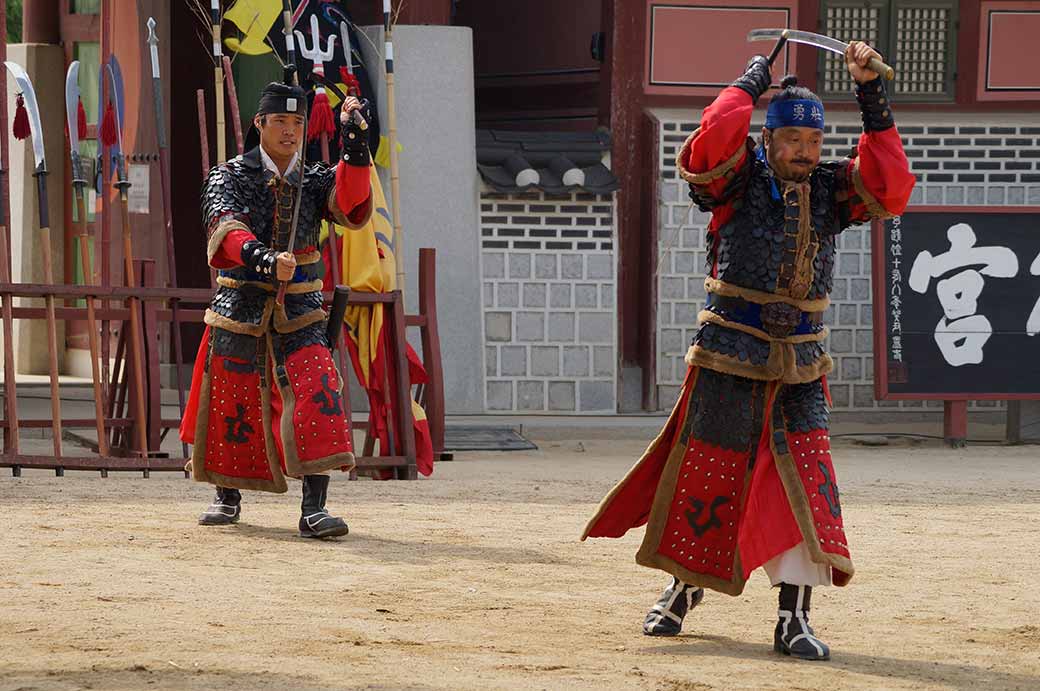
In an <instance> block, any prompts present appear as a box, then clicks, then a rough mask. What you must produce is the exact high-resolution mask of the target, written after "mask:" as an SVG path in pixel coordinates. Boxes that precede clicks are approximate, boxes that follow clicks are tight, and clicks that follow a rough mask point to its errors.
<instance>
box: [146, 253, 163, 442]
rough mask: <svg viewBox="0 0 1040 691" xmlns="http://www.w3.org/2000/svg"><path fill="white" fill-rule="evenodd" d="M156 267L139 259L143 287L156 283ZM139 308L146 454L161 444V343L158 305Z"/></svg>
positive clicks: (150, 303) (147, 303)
mask: <svg viewBox="0 0 1040 691" xmlns="http://www.w3.org/2000/svg"><path fill="white" fill-rule="evenodd" d="M158 273H159V272H158V269H157V267H156V265H155V260H154V259H143V260H141V285H142V286H143V287H145V288H154V287H156V285H157V284H158ZM141 307H142V309H143V311H144V315H143V317H144V318H143V319H142V320H141V325H142V329H143V331H144V333H143V334H142V336H141V342H142V343H144V355H145V358H144V360H145V372H144V380H145V386H146V388H147V389H148V394H147V396H148V397H147V399H146V401H147V410H148V427H147V430H146V431H147V439H148V446H147V448H148V451H149V456H151V455H152V454H154V453H155V452H157V451H158V450H159V446H160V444H161V441H160V430H161V426H162V376H161V375H160V371H161V367H162V363H161V359H160V357H159V352H160V350H161V347H162V346H161V345H160V341H159V315H158V307H159V306H158V304H157V303H156V302H154V301H152V300H142V301H141Z"/></svg>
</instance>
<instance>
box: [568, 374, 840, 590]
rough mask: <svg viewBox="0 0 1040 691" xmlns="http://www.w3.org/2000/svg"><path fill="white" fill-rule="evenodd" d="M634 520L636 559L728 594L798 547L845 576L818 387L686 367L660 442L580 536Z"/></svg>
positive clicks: (619, 530)
mask: <svg viewBox="0 0 1040 691" xmlns="http://www.w3.org/2000/svg"><path fill="white" fill-rule="evenodd" d="M644 524H646V526H647V529H646V535H645V537H644V538H643V543H642V545H641V546H640V549H639V552H638V553H637V555H636V561H637V562H638V563H639V564H642V565H643V566H649V567H653V568H658V569H662V570H664V571H667V572H668V573H670V574H672V575H674V576H675V577H677V578H679V579H680V580H682V581H684V582H686V583H692V584H696V585H699V586H703V587H706V588H711V589H713V590H717V591H720V592H724V593H728V594H730V595H738V594H740V593H741V592H742V591H743V589H744V584H745V583H746V581H747V579H748V577H749V576H750V574H751V572H752V571H753V570H755V569H756V568H758V567H759V566H762V565H763V564H765V563H766V562H767V561H769V560H770V559H772V558H773V557H775V556H778V555H779V554H781V553H783V552H785V551H787V550H788V549H790V548H792V547H795V546H797V545H798V544H799V543H800V542H805V544H806V546H807V547H808V550H809V554H810V556H811V557H812V559H813V561H815V562H817V563H821V564H826V565H828V566H830V567H831V570H832V577H833V581H834V584H835V585H845V584H847V583H848V582H849V580H850V579H851V578H852V574H853V571H854V569H853V566H852V560H851V558H850V555H849V548H848V545H847V542H846V539H845V530H844V525H843V522H842V516H841V503H840V499H839V493H838V487H837V480H836V476H835V473H834V464H833V462H832V461H831V453H830V437H829V434H828V412H827V401H826V383H825V381H824V380H823V379H817V380H816V381H812V382H808V383H804V384H781V383H779V382H764V381H756V380H752V379H745V378H743V377H737V376H733V375H729V374H723V373H720V372H715V371H713V370H709V369H704V368H699V367H691V368H690V370H689V372H688V374H687V376H686V381H685V382H684V384H683V387H682V391H681V392H680V395H679V401H678V403H677V404H676V406H675V409H674V410H673V411H672V414H671V416H670V417H669V419H668V422H667V423H666V424H665V427H664V429H663V430H662V432H661V434H660V435H659V436H658V437H657V438H656V439H655V440H654V441H653V442H652V443H651V444H650V447H649V448H648V449H647V451H646V453H645V454H644V455H643V457H642V458H641V459H640V460H639V461H638V462H637V463H636V465H635V466H634V467H633V468H632V469H631V470H630V471H629V473H628V474H627V475H626V476H625V478H624V479H623V480H622V481H621V482H620V483H618V484H617V485H616V486H615V487H614V489H613V490H611V492H610V493H609V494H608V495H607V496H606V498H605V499H604V500H603V502H602V503H601V504H600V507H599V510H598V511H597V512H596V515H595V516H594V517H593V518H592V520H591V521H589V524H588V526H587V527H586V528H585V533H584V535H583V536H582V539H583V540H584V539H586V538H589V537H621V536H622V535H624V534H625V533H626V532H628V530H630V529H631V528H635V527H638V526H641V525H644Z"/></svg>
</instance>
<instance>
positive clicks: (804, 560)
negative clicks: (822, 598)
mask: <svg viewBox="0 0 1040 691" xmlns="http://www.w3.org/2000/svg"><path fill="white" fill-rule="evenodd" d="M762 568H764V569H765V570H766V574H767V575H768V576H769V582H770V583H772V584H773V586H778V585H780V584H781V583H790V584H791V585H810V586H814V587H815V586H820V585H831V567H829V566H827V565H826V564H817V563H816V562H814V561H813V560H812V558H811V557H810V556H809V549H808V548H807V547H806V546H805V542H799V543H798V544H797V545H795V546H794V547H792V548H791V549H789V550H787V551H786V552H783V553H781V554H778V555H777V556H775V557H773V558H772V559H770V560H769V561H767V562H766V563H765V564H763V565H762Z"/></svg>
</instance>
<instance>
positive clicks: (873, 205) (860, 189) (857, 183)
mask: <svg viewBox="0 0 1040 691" xmlns="http://www.w3.org/2000/svg"><path fill="white" fill-rule="evenodd" d="M861 160H862V159H860V158H859V157H856V158H854V159H853V160H852V163H851V164H849V165H850V170H849V173H850V177H852V186H853V187H855V188H856V194H858V195H859V198H860V199H861V200H863V204H864V205H865V206H866V207H867V212H868V213H869V214H870V217H871V218H877V219H881V220H884V219H886V218H895V214H893V213H889V211H888V210H887V209H885V207H883V206H881V203H880V202H879V201H878V200H877V199H876V198H875V197H874V195H872V194H871V193H870V192H868V191H867V188H866V186H865V185H864V184H863V176H862V175H861V174H860V172H859V164H860V161H861Z"/></svg>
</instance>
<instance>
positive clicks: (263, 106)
mask: <svg viewBox="0 0 1040 691" xmlns="http://www.w3.org/2000/svg"><path fill="white" fill-rule="evenodd" d="M271 113H290V114H293V115H302V116H303V117H307V93H306V92H305V91H304V90H303V89H302V88H300V87H298V86H295V85H292V84H283V83H281V82H271V83H270V84H268V85H267V86H265V87H264V90H263V91H261V92H260V104H259V105H258V106H257V109H256V114H257V115H270V114H271Z"/></svg>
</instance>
